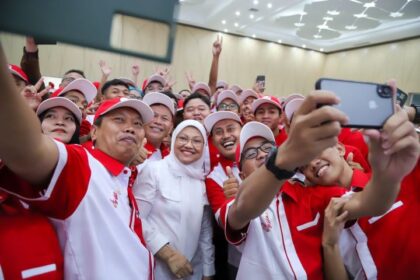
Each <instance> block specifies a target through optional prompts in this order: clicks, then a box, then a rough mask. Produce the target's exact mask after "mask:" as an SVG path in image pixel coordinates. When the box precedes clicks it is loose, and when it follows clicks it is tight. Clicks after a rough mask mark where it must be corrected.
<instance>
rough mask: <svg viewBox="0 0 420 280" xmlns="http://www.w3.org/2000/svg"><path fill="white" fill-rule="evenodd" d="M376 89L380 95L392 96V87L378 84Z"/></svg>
mask: <svg viewBox="0 0 420 280" xmlns="http://www.w3.org/2000/svg"><path fill="white" fill-rule="evenodd" d="M377 91H378V95H379V96H380V97H383V98H389V97H391V96H392V89H391V88H390V87H389V86H386V85H379V86H378V89H377Z"/></svg>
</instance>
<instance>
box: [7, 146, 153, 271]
mask: <svg viewBox="0 0 420 280" xmlns="http://www.w3.org/2000/svg"><path fill="white" fill-rule="evenodd" d="M56 144H57V148H58V150H59V159H58V162H57V166H56V168H55V170H54V173H53V174H52V177H51V180H50V183H49V185H48V187H47V188H46V189H45V190H43V191H42V192H37V191H36V190H35V188H34V187H31V186H29V185H28V184H26V183H24V182H22V181H18V180H17V181H18V184H14V185H13V184H11V185H6V187H5V186H4V184H2V187H5V188H7V190H6V191H8V192H10V193H12V194H15V195H17V196H18V197H19V198H20V199H22V200H24V201H26V202H27V203H29V204H30V205H31V207H33V208H34V209H37V210H39V211H40V212H42V213H44V214H45V215H47V216H49V217H50V218H51V221H52V222H53V224H54V226H55V228H56V230H57V234H58V237H59V240H60V245H61V248H62V250H63V254H64V261H65V263H64V270H65V278H66V279H152V278H153V257H152V255H151V254H150V253H149V251H148V250H147V249H146V247H145V246H144V245H143V244H142V240H141V239H142V236H141V235H140V236H139V235H137V234H136V233H135V232H134V230H133V229H132V228H134V224H137V225H138V222H139V220H137V222H135V221H136V219H139V218H138V213H134V212H133V213H132V209H131V207H130V201H131V200H129V198H128V193H129V192H128V184H129V179H130V176H131V170H130V169H129V168H127V167H124V166H123V165H122V164H121V163H120V162H118V161H117V160H115V159H113V158H111V157H110V156H108V155H107V154H105V153H103V152H101V151H99V150H93V151H92V152H91V153H89V152H87V151H86V150H85V149H84V148H83V147H81V146H79V145H67V146H66V145H64V144H62V143H59V142H56ZM2 182H3V181H2ZM130 182H131V180H130ZM136 216H137V217H136Z"/></svg>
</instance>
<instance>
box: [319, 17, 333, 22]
mask: <svg viewBox="0 0 420 280" xmlns="http://www.w3.org/2000/svg"><path fill="white" fill-rule="evenodd" d="M322 19H323V20H326V21H329V20H333V18H332V17H323V18H322Z"/></svg>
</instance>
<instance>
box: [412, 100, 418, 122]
mask: <svg viewBox="0 0 420 280" xmlns="http://www.w3.org/2000/svg"><path fill="white" fill-rule="evenodd" d="M411 107H413V108H414V110H415V111H416V114H415V115H414V120H413V123H420V106H419V105H414V104H411Z"/></svg>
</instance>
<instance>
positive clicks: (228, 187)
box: [223, 166, 239, 198]
mask: <svg viewBox="0 0 420 280" xmlns="http://www.w3.org/2000/svg"><path fill="white" fill-rule="evenodd" d="M226 175H227V176H228V179H227V180H226V181H224V182H223V193H224V194H225V197H226V198H231V197H234V196H236V194H237V193H238V190H239V182H238V179H236V177H235V175H233V172H232V168H231V167H230V166H226Z"/></svg>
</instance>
